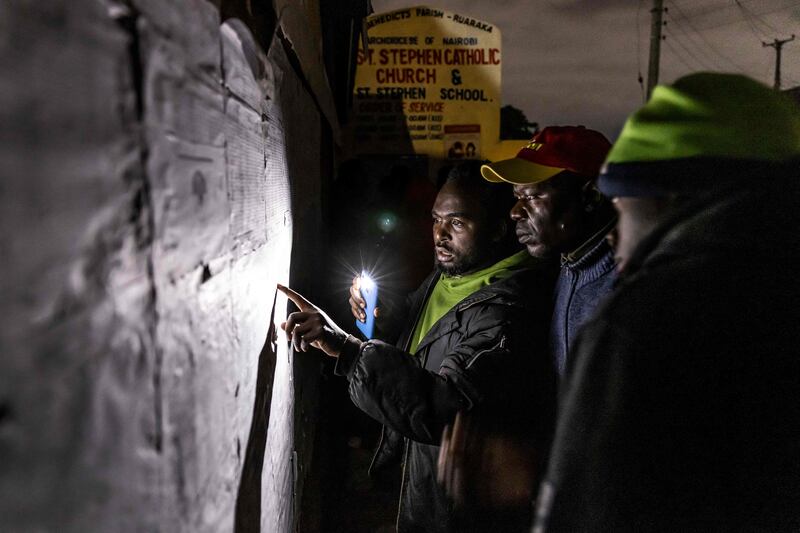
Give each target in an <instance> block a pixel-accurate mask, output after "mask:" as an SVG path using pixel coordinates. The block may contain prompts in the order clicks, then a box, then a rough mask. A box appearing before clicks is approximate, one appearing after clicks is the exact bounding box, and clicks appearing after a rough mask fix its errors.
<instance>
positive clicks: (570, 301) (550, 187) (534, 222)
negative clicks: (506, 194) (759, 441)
mask: <svg viewBox="0 0 800 533" xmlns="http://www.w3.org/2000/svg"><path fill="white" fill-rule="evenodd" d="M610 148H611V144H610V143H609V142H608V140H607V139H606V138H605V137H604V136H603V134H601V133H599V132H597V131H594V130H590V129H587V128H584V127H583V126H550V127H547V128H544V129H543V130H542V131H540V132H538V133H537V134H536V135H534V136H533V139H531V141H530V142H529V143H528V144H527V145H526V146H525V147H523V148H522V149H521V150H520V151H519V153H518V154H517V156H516V157H514V158H512V159H506V160H504V161H497V162H495V163H491V164H488V165H484V166H483V167H482V168H481V173H482V174H483V177H484V178H485V179H487V180H488V181H493V182H501V181H502V182H507V183H510V184H512V185H513V186H514V195H515V196H516V198H517V203H516V204H515V205H514V207H513V209H512V210H511V218H512V219H513V220H514V222H515V223H516V226H517V227H516V232H517V238H518V239H519V241H520V243H522V244H523V245H524V246H525V247H526V248H527V249H528V253H529V254H530V255H532V256H534V257H550V256H556V255H560V256H561V272H560V274H559V278H558V283H557V285H556V294H555V307H554V311H553V322H552V326H551V330H550V352H551V354H552V356H553V362H554V364H555V365H556V369H557V370H558V373H559V375H561V376H563V375H564V372H565V370H566V365H567V353H568V352H569V349H570V345H571V344H572V341H573V340H574V339H575V335H576V334H577V332H578V330H579V329H580V326H581V325H582V324H583V323H584V322H585V321H586V320H587V319H588V318H589V317H590V316H591V315H592V313H593V312H594V310H595V308H596V307H597V305H598V304H599V303H600V302H601V301H602V300H603V298H604V297H605V296H606V295H607V294H608V293H609V292H610V291H611V288H612V286H613V284H614V254H613V251H612V250H611V246H609V244H608V242H607V241H606V235H608V233H609V232H610V231H611V230H612V229H613V228H614V225H615V224H616V216H615V215H614V209H613V208H612V206H611V204H610V202H609V201H608V200H607V199H606V198H605V197H603V196H602V195H601V194H600V193H599V192H598V191H597V189H596V188H595V185H594V182H595V180H596V178H597V174H598V173H599V172H600V166H601V165H602V164H603V161H604V160H605V157H606V154H607V153H608V150H609V149H610Z"/></svg>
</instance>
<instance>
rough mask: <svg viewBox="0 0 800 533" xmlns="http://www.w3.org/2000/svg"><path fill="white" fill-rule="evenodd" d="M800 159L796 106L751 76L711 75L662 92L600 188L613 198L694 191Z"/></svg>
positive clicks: (627, 137) (638, 117)
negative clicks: (752, 170)
mask: <svg viewBox="0 0 800 533" xmlns="http://www.w3.org/2000/svg"><path fill="white" fill-rule="evenodd" d="M798 157H800V110H799V109H798V107H797V106H796V104H795V103H794V102H793V101H791V100H790V99H789V98H788V97H786V96H785V95H783V94H780V93H778V92H776V91H773V90H772V89H770V88H769V87H767V86H765V85H762V84H761V83H759V82H757V81H755V80H753V79H750V78H748V77H746V76H741V75H738V74H718V73H708V72H703V73H697V74H691V75H689V76H685V77H683V78H680V79H679V80H677V81H676V82H675V83H674V84H672V85H671V86H665V85H659V86H657V87H656V88H655V89H654V91H653V94H652V97H651V98H650V100H649V101H648V102H647V104H645V106H644V107H642V108H641V109H640V110H639V111H637V112H636V113H634V114H633V115H631V117H630V118H629V119H628V121H627V122H626V123H625V127H624V128H623V129H622V133H620V136H619V139H617V142H616V143H614V145H613V147H612V148H611V151H610V152H609V154H608V157H607V158H606V164H605V166H604V167H603V170H602V171H601V174H600V178H599V179H598V185H599V187H600V190H601V191H603V192H604V193H605V194H607V195H609V196H647V195H658V194H662V193H670V192H683V193H686V192H691V191H693V190H704V189H707V188H709V187H712V186H714V185H715V184H716V185H718V182H719V180H723V181H724V180H725V179H727V178H726V176H730V179H734V178H736V177H738V176H740V175H741V174H742V172H743V171H745V170H747V169H753V168H766V167H769V166H770V165H773V166H774V165H775V164H776V163H778V164H780V163H785V162H787V161H791V160H794V159H796V158H798ZM731 171H733V173H731Z"/></svg>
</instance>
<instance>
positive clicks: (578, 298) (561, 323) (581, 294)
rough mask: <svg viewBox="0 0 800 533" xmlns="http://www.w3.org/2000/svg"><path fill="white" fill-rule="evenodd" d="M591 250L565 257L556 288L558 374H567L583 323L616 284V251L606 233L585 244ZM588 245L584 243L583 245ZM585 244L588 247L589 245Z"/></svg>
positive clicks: (553, 347)
mask: <svg viewBox="0 0 800 533" xmlns="http://www.w3.org/2000/svg"><path fill="white" fill-rule="evenodd" d="M585 247H586V248H588V250H587V251H586V252H585V253H582V254H575V253H573V254H570V255H572V256H574V255H579V257H577V258H575V259H571V258H570V256H567V257H565V259H564V261H563V264H562V266H561V272H560V273H559V275H558V281H557V282H556V291H555V307H554V309H553V322H552V325H551V327H550V353H551V354H552V355H553V362H554V364H555V367H556V370H557V371H558V375H559V376H561V377H563V376H564V370H565V369H566V365H567V353H569V349H570V346H571V345H572V341H573V340H574V339H575V335H576V334H577V333H578V330H579V329H580V327H581V326H582V325H583V324H584V323H586V322H587V321H588V319H590V318H591V317H592V315H593V314H594V310H595V309H596V308H597V306H598V304H599V303H600V302H601V301H602V300H603V298H604V297H605V296H606V295H608V294H609V293H610V292H611V289H612V288H613V286H614V280H615V279H616V276H615V275H614V252H613V250H612V249H611V247H610V246H609V245H608V243H607V242H606V239H605V235H602V234H601V235H598V236H597V238H596V240H595V241H594V242H590V243H587V244H586V245H585ZM582 248H584V247H582ZM586 248H584V249H586Z"/></svg>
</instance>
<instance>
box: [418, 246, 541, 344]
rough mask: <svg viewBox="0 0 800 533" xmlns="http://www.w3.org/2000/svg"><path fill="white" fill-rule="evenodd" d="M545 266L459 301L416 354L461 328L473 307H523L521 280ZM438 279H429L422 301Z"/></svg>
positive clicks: (538, 266)
mask: <svg viewBox="0 0 800 533" xmlns="http://www.w3.org/2000/svg"><path fill="white" fill-rule="evenodd" d="M547 265H549V263H548V262H546V261H542V262H540V263H537V266H536V267H534V268H532V269H522V270H520V271H519V272H516V273H514V274H512V275H511V276H509V277H508V278H506V279H502V280H499V281H495V282H494V283H491V284H489V285H487V286H485V287H483V288H481V289H479V290H477V291H475V292H474V293H473V294H471V295H469V296H467V297H466V298H464V299H463V300H461V301H460V302H459V303H457V304H456V305H455V306H454V307H453V308H452V309H450V311H448V312H447V313H446V314H445V315H444V316H443V317H442V318H440V319H439V320H438V321H437V322H436V323H435V324H434V325H433V327H432V328H431V329H430V331H428V333H427V334H426V335H425V336H424V337H423V338H422V340H421V341H420V343H419V345H417V352H419V351H421V350H422V349H423V348H425V347H426V346H428V345H429V344H431V343H432V342H434V341H435V340H436V339H438V338H440V337H442V336H444V335H447V334H448V333H450V332H451V331H454V330H456V329H458V328H459V327H460V326H461V316H462V313H463V311H465V310H467V309H468V308H470V307H472V306H474V305H478V304H481V303H485V302H488V301H491V302H492V304H494V305H508V306H521V305H523V304H522V303H521V301H520V300H521V298H522V297H524V296H521V295H522V294H523V281H522V280H523V278H524V277H526V276H529V275H531V274H532V273H534V272H535V273H539V271H540V270H544V269H545V268H546V267H547ZM540 275H544V273H543V272H542V273H541V274H540ZM438 279H439V274H438V273H437V274H435V275H434V276H432V277H431V281H430V284H429V285H428V289H427V292H426V294H425V300H424V301H426V300H427V299H428V297H429V296H430V292H431V290H433V286H434V285H435V284H436V280H438ZM424 301H423V303H422V306H423V307H424V305H425V304H424Z"/></svg>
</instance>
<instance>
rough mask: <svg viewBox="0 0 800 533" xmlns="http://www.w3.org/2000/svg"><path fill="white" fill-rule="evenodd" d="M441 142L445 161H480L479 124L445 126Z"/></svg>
mask: <svg viewBox="0 0 800 533" xmlns="http://www.w3.org/2000/svg"><path fill="white" fill-rule="evenodd" d="M442 140H443V142H444V152H445V154H446V155H447V159H452V160H459V159H481V126H480V124H463V125H447V126H445V127H444V135H443V138H442Z"/></svg>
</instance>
